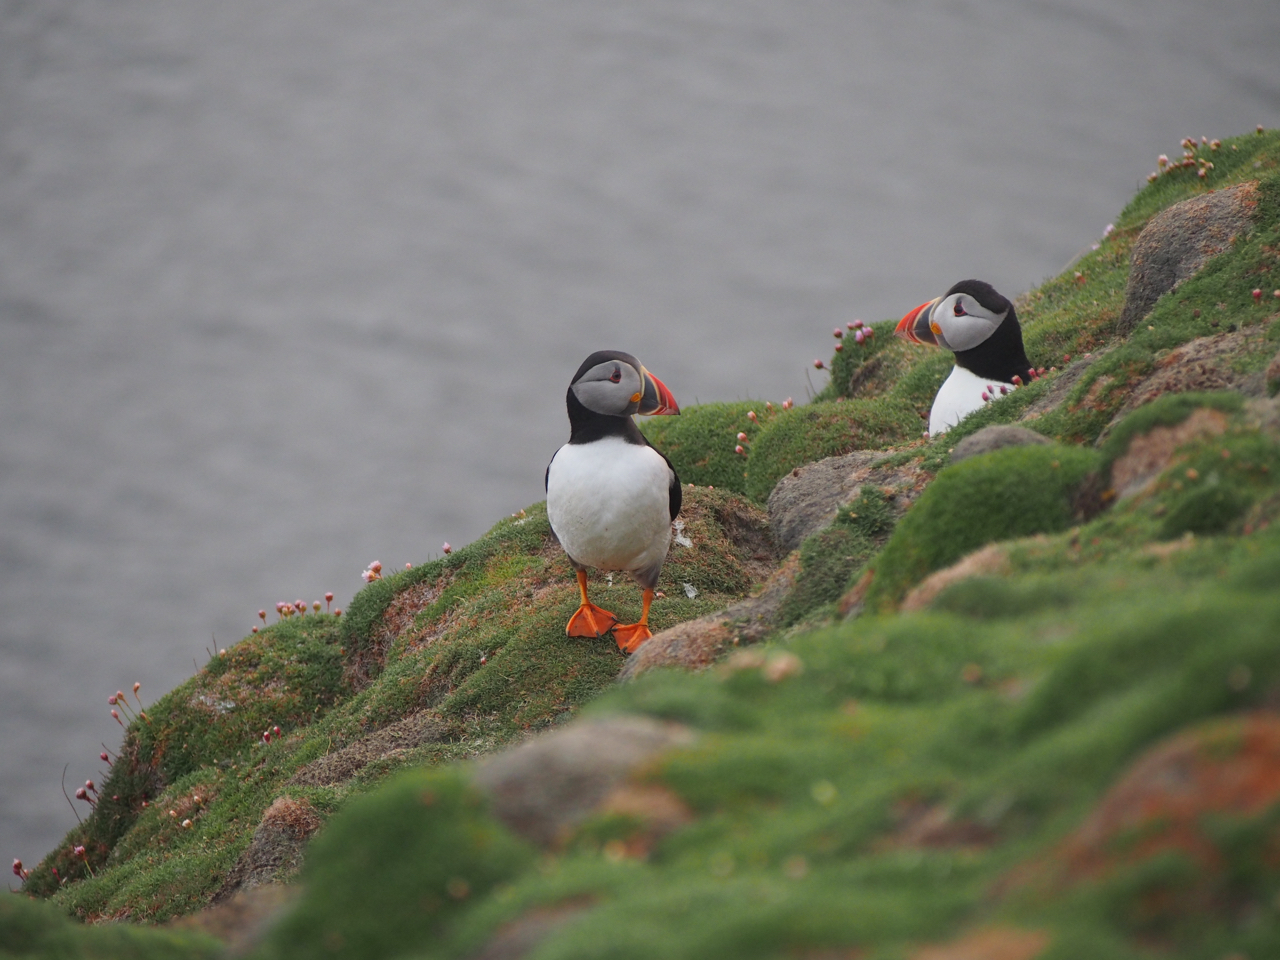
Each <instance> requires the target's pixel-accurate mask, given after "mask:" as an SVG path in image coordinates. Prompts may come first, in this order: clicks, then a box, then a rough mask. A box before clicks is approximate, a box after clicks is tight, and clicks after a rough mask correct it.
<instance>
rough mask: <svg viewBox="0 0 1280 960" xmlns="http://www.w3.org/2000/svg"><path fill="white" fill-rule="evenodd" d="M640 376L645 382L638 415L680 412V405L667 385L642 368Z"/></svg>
mask: <svg viewBox="0 0 1280 960" xmlns="http://www.w3.org/2000/svg"><path fill="white" fill-rule="evenodd" d="M640 376H641V378H643V380H644V393H643V394H642V395H641V397H640V408H639V409H638V410H636V413H638V414H641V415H642V416H646V417H660V416H667V415H674V414H678V413H679V412H680V404H678V403H676V398H675V397H673V396H672V395H671V391H670V390H668V389H667V385H666V384H665V383H663V382H662V381H661V380H659V379H658V378H657V377H655V376H654V375H653V374H652V373H650V372H649V371H648V370H646V369H645V368H644V367H643V366H641V367H640Z"/></svg>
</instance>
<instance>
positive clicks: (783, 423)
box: [746, 398, 921, 502]
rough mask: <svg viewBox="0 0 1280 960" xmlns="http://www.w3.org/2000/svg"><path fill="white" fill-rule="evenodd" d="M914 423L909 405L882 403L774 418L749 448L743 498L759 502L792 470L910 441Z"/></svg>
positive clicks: (810, 409)
mask: <svg viewBox="0 0 1280 960" xmlns="http://www.w3.org/2000/svg"><path fill="white" fill-rule="evenodd" d="M920 423H921V421H920V417H919V414H918V413H917V411H916V410H915V409H913V408H912V407H911V406H910V405H909V404H907V403H904V402H902V401H895V400H892V399H885V398H877V399H870V400H835V401H828V402H824V403H811V404H809V405H807V406H804V407H794V408H792V409H791V410H787V411H785V412H784V413H780V414H779V415H778V416H777V417H776V418H775V419H774V420H773V421H772V422H771V423H770V424H769V425H768V427H767V428H766V429H765V430H763V431H762V432H761V434H760V436H759V438H758V439H756V440H755V442H753V443H752V444H751V449H750V453H749V455H748V458H747V489H746V492H747V495H748V496H749V497H751V498H752V499H753V500H755V501H757V502H763V501H765V500H767V499H768V497H769V494H770V493H771V492H772V491H773V487H774V485H775V484H776V483H777V482H778V480H780V479H781V478H782V477H783V476H785V475H786V474H787V473H789V472H790V471H791V470H792V469H794V468H795V467H798V466H801V465H803V464H806V463H811V462H812V461H814V460H821V459H822V458H823V457H831V456H836V455H837V454H842V453H849V452H850V451H852V450H873V449H878V448H881V447H885V446H889V445H890V444H894V443H901V442H903V441H907V440H913V439H915V438H917V437H918V436H919V435H920Z"/></svg>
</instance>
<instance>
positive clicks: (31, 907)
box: [0, 896, 224, 960]
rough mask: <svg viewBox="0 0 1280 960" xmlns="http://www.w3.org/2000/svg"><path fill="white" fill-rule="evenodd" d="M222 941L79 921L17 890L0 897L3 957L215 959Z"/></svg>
mask: <svg viewBox="0 0 1280 960" xmlns="http://www.w3.org/2000/svg"><path fill="white" fill-rule="evenodd" d="M223 953H224V947H223V945H222V944H221V943H219V942H218V941H216V940H214V939H212V938H211V937H206V936H203V935H200V934H196V933H189V932H178V931H172V930H152V929H147V928H144V927H134V926H130V925H128V924H111V925H109V926H102V927H85V926H84V925H83V924H80V923H76V922H74V921H72V920H69V919H68V918H67V916H66V914H64V913H62V912H61V911H59V910H58V909H57V908H55V907H53V906H51V905H49V904H45V903H39V902H37V901H34V900H30V899H28V898H26V897H21V896H10V897H3V898H0V957H2V958H4V960H26V958H31V960H37V958H39V960H63V958H66V960H73V958H77V960H78V958H81V957H84V958H89V957H93V958H95V960H203V958H208V960H215V958H217V957H221V956H222V955H223Z"/></svg>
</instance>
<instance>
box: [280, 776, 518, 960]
mask: <svg viewBox="0 0 1280 960" xmlns="http://www.w3.org/2000/svg"><path fill="white" fill-rule="evenodd" d="M533 860H534V854H533V850H532V848H531V847H529V846H528V845H527V844H525V843H523V842H521V841H520V840H518V839H517V838H515V837H514V836H512V835H511V834H510V833H509V832H508V831H507V830H506V829H505V828H504V827H502V826H501V825H500V824H499V823H498V822H497V821H496V820H494V819H493V818H492V817H491V816H490V815H489V814H488V812H487V810H486V805H485V801H484V799H483V797H482V796H481V795H480V793H479V792H478V791H476V790H474V789H473V788H472V787H470V786H469V785H468V784H467V783H466V781H465V780H464V779H463V778H462V777H460V776H459V775H458V773H457V772H456V771H412V772H408V773H404V774H402V775H400V776H399V777H397V778H396V779H395V780H394V781H393V782H391V783H389V784H387V785H386V786H385V787H383V788H382V789H380V790H378V791H376V792H375V793H373V794H370V795H369V796H367V797H362V798H361V799H360V800H358V801H356V802H354V803H352V804H351V807H350V809H348V810H347V811H346V812H345V813H344V814H343V816H342V817H341V818H339V819H337V820H335V821H334V822H333V823H332V824H331V825H330V826H329V828H328V829H327V830H326V831H325V832H324V834H323V835H322V836H321V837H320V838H318V839H317V841H316V843H315V844H314V845H313V849H312V851H311V855H310V857H309V858H308V861H307V866H306V871H305V882H306V888H307V892H306V895H305V896H304V897H303V899H302V901H301V902H300V903H299V904H298V906H297V907H296V909H294V910H293V911H292V912H291V914H290V915H289V916H288V917H287V918H286V919H285V921H284V922H283V923H281V924H280V925H279V927H278V928H277V929H276V930H275V931H274V932H273V933H272V935H271V938H270V940H269V941H268V943H267V944H266V946H265V947H264V949H263V951H262V956H263V957H273V958H281V960H284V958H290V957H297V958H299V960H303V958H305V960H313V958H316V957H350V958H360V957H370V958H373V957H392V956H405V955H412V954H418V953H420V952H423V951H430V953H431V954H432V955H436V956H439V955H440V947H441V946H442V944H441V940H442V939H444V937H445V936H446V935H447V933H448V931H449V928H450V926H452V925H453V924H455V923H456V920H457V918H458V917H459V915H461V914H463V913H465V912H467V911H468V910H469V909H470V908H471V905H472V904H473V903H474V902H475V901H476V900H479V899H481V898H483V897H485V896H486V895H487V894H489V893H490V892H491V891H492V890H493V889H494V887H495V886H496V885H497V884H499V883H502V882H504V881H507V880H509V879H511V878H512V877H513V876H515V875H517V874H518V873H520V872H522V871H523V870H524V869H526V868H527V867H528V866H530V864H531V863H532V862H533Z"/></svg>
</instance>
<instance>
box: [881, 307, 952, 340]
mask: <svg viewBox="0 0 1280 960" xmlns="http://www.w3.org/2000/svg"><path fill="white" fill-rule="evenodd" d="M941 299H942V298H941V297H935V298H934V299H933V300H930V301H929V302H928V303H922V304H920V306H918V307H916V308H915V309H914V310H912V311H911V312H910V313H908V314H907V315H906V316H905V317H903V318H902V319H901V320H899V321H898V325H897V326H896V327H895V328H894V330H893V334H894V336H896V337H901V338H902V339H903V340H906V341H907V342H909V343H919V344H928V345H930V346H933V347H936V346H937V345H938V338H937V337H936V336H934V333H933V331H932V330H931V329H929V314H930V313H931V312H932V308H933V305H934V304H935V303H937V302H938V301H939V300H941Z"/></svg>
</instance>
